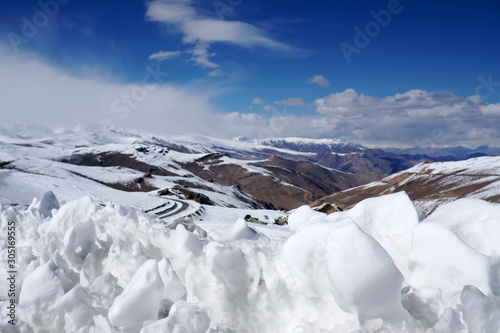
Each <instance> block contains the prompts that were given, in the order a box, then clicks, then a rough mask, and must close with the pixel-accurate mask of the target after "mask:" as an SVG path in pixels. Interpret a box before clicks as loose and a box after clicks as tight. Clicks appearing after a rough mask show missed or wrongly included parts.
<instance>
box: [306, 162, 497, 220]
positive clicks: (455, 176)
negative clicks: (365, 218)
mask: <svg viewBox="0 0 500 333" xmlns="http://www.w3.org/2000/svg"><path fill="white" fill-rule="evenodd" d="M400 191H405V192H406V193H407V194H408V196H409V197H410V199H412V201H413V203H414V204H415V205H416V206H417V207H420V208H422V209H423V210H424V211H425V212H426V213H427V214H429V213H431V212H433V211H434V210H435V209H436V208H437V207H438V206H439V205H441V204H443V203H446V202H450V201H454V200H457V199H459V198H476V199H483V200H487V201H490V202H500V157H498V156H495V157H478V158H473V159H468V160H466V161H454V162H423V163H420V164H418V165H416V166H414V167H412V168H410V169H407V170H404V171H401V172H397V173H395V174H392V175H390V176H388V177H386V178H384V179H382V180H380V181H376V182H373V183H370V184H366V185H362V186H358V187H355V188H351V189H347V190H344V191H341V192H336V193H333V194H331V195H329V196H326V197H324V198H321V199H320V200H317V201H315V202H313V203H312V204H311V205H312V206H314V207H321V206H323V205H324V204H327V203H328V204H331V205H334V206H337V207H340V208H341V209H348V208H350V207H352V206H354V205H355V204H357V203H358V202H360V201H362V200H364V199H366V198H369V197H377V196H382V195H385V194H390V193H395V192H400Z"/></svg>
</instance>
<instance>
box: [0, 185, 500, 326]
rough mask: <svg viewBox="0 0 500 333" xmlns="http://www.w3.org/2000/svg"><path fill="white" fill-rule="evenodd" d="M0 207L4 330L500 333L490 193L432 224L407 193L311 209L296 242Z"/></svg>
mask: <svg viewBox="0 0 500 333" xmlns="http://www.w3.org/2000/svg"><path fill="white" fill-rule="evenodd" d="M0 216H1V229H2V232H4V234H6V230H7V229H6V228H7V224H8V222H9V221H14V222H15V223H16V235H17V247H16V251H17V267H16V269H17V271H18V276H17V280H16V283H17V290H18V292H19V296H18V299H17V300H16V302H17V304H16V305H17V308H18V313H17V319H16V320H17V321H16V325H15V326H13V325H10V324H8V323H6V321H3V322H2V323H1V324H0V331H2V332H18V331H20V332H64V331H66V332H137V333H139V332H140V333H149V332H189V333H198V332H287V333H288V332H291V333H295V332H297V333H298V332H436V333H444V332H492V333H493V332H498V331H500V246H499V244H500V242H499V241H498V240H499V239H500V205H497V204H490V203H487V202H484V201H480V200H470V199H467V200H458V201H456V202H454V203H451V204H448V205H445V206H442V207H441V208H440V209H438V210H436V212H434V213H433V214H432V215H431V216H430V217H428V218H427V219H425V220H423V221H419V216H418V214H417V211H416V209H415V208H414V206H413V205H412V204H411V202H410V200H409V199H408V197H407V196H406V194H405V193H397V194H392V195H389V196H385V197H380V198H373V199H367V200H365V201H363V202H361V203H360V204H358V205H357V206H356V207H354V208H353V209H351V210H349V211H346V212H339V213H334V214H330V215H325V214H318V213H315V212H313V211H311V209H310V208H309V207H307V206H304V207H301V208H300V209H297V210H296V211H295V213H292V215H291V216H290V222H291V225H290V229H291V234H290V236H289V237H288V238H286V239H285V238H282V239H279V238H278V239H277V238H273V239H271V238H268V237H266V236H265V235H263V234H261V233H259V232H256V231H255V230H254V229H253V228H251V227H250V226H249V225H248V224H247V223H246V222H245V221H244V220H238V221H235V222H236V223H235V225H234V226H233V227H230V228H219V229H214V230H212V231H210V232H208V235H207V234H206V233H205V232H204V231H203V230H201V229H200V228H194V227H193V228H190V227H189V226H186V225H185V224H186V223H180V224H172V225H170V226H167V225H165V224H163V223H161V222H160V221H159V220H154V219H153V218H152V217H150V216H148V215H146V214H144V213H142V212H141V211H138V210H135V209H132V208H126V207H122V206H117V205H114V204H111V203H110V204H108V205H106V206H104V207H103V206H100V205H99V204H96V203H94V202H92V200H90V198H88V197H86V198H82V199H79V200H76V201H73V202H70V203H67V204H65V205H62V206H61V207H59V203H58V201H57V199H56V198H55V197H54V196H53V195H52V194H47V195H44V196H43V198H42V199H41V200H34V201H33V203H32V204H31V206H30V207H29V208H27V209H25V210H22V211H17V210H16V209H15V208H8V209H2V210H1V211H0ZM1 246H2V248H1V257H2V260H3V262H6V258H7V248H6V244H5V242H4V243H3V244H2V245H1ZM0 281H1V282H0V285H1V287H2V290H6V289H7V288H6V287H7V283H8V281H7V279H6V276H5V273H1V276H0ZM3 297H5V296H3ZM7 305H8V300H6V299H4V298H2V299H1V300H0V308H1V309H2V310H1V311H2V316H3V317H4V318H6V309H7Z"/></svg>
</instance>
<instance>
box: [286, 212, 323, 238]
mask: <svg viewBox="0 0 500 333" xmlns="http://www.w3.org/2000/svg"><path fill="white" fill-rule="evenodd" d="M324 216H326V214H325V213H321V212H318V211H315V210H314V209H312V208H311V207H309V206H308V205H304V206H300V207H299V208H297V209H296V210H295V211H294V212H293V213H292V214H290V216H289V217H288V228H289V229H290V231H291V232H295V231H297V230H298V229H299V226H300V225H302V224H305V223H308V222H310V221H313V220H316V219H319V218H321V217H324Z"/></svg>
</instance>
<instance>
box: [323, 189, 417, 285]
mask: <svg viewBox="0 0 500 333" xmlns="http://www.w3.org/2000/svg"><path fill="white" fill-rule="evenodd" d="M345 217H350V218H352V219H353V220H354V221H355V222H356V224H357V225H358V227H360V228H361V230H363V231H364V232H366V233H367V234H369V235H370V236H371V237H373V238H374V239H375V240H376V241H377V242H378V243H379V244H380V245H381V246H382V247H383V248H384V249H385V250H386V251H387V253H389V255H390V256H391V258H392V259H393V260H394V264H396V267H397V268H398V269H399V271H400V272H401V273H403V275H404V276H405V277H408V276H409V275H410V271H409V268H408V254H409V253H410V247H411V242H412V239H411V229H412V228H413V227H414V226H416V225H417V224H418V222H419V217H418V214H417V210H416V209H415V207H414V206H413V204H412V202H411V200H410V198H409V197H408V195H407V194H406V193H405V192H398V193H394V194H389V195H384V196H382V197H378V198H370V199H366V200H363V201H361V202H360V203H358V204H357V205H356V206H354V207H353V208H352V209H350V210H348V211H345V212H341V213H334V214H330V215H329V216H328V219H329V220H330V221H333V220H340V219H343V218H345Z"/></svg>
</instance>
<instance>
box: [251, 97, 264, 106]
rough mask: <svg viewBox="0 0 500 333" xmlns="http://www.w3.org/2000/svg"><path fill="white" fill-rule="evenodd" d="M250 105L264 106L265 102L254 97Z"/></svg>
mask: <svg viewBox="0 0 500 333" xmlns="http://www.w3.org/2000/svg"><path fill="white" fill-rule="evenodd" d="M252 104H257V105H262V104H266V101H264V100H263V99H262V98H260V97H255V98H254V99H253V101H252Z"/></svg>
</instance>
